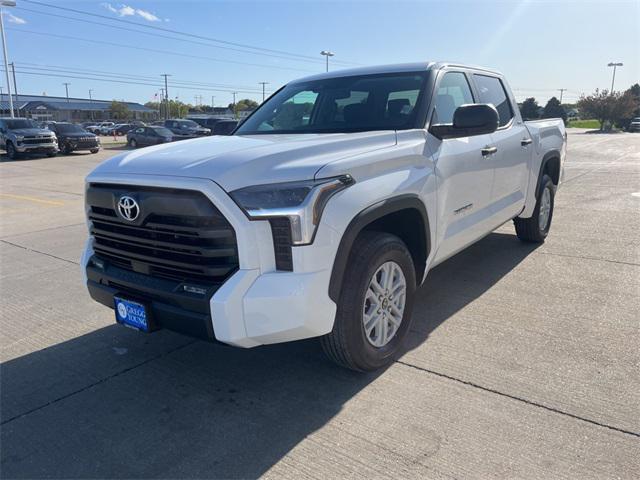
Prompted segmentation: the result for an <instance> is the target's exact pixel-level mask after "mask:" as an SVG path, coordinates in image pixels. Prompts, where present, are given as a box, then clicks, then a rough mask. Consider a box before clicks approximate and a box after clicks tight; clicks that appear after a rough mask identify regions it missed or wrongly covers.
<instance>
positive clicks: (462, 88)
mask: <svg viewBox="0 0 640 480" xmlns="http://www.w3.org/2000/svg"><path fill="white" fill-rule="evenodd" d="M469 103H473V95H472V94H471V88H470V87H469V82H467V77H466V75H465V74H464V73H462V72H447V73H445V74H444V76H443V77H442V80H440V84H439V85H438V89H437V91H436V98H435V109H434V112H433V119H432V122H433V123H434V124H439V123H453V112H455V111H456V108H458V107H459V106H460V105H467V104H469Z"/></svg>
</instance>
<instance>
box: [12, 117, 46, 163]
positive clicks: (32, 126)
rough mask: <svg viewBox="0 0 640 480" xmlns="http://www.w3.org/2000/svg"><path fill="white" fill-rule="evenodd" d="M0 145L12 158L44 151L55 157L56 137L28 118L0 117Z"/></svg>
mask: <svg viewBox="0 0 640 480" xmlns="http://www.w3.org/2000/svg"><path fill="white" fill-rule="evenodd" d="M0 147H1V148H3V149H4V151H5V152H7V156H8V157H9V158H11V159H12V160H14V159H17V158H19V157H20V155H22V154H34V153H44V154H46V155H47V156H48V157H55V156H56V154H57V153H58V139H57V138H56V135H55V133H53V132H52V131H50V130H48V129H46V128H42V127H40V126H38V124H36V122H34V121H33V120H31V119H29V118H9V117H5V118H0Z"/></svg>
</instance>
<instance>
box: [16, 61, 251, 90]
mask: <svg viewBox="0 0 640 480" xmlns="http://www.w3.org/2000/svg"><path fill="white" fill-rule="evenodd" d="M16 65H18V66H19V67H24V68H27V69H29V70H43V71H47V72H50V71H59V72H62V73H80V74H83V75H98V76H104V77H115V78H126V79H138V80H155V79H156V77H152V76H149V75H135V74H131V73H118V72H107V71H104V70H92V69H85V68H77V67H62V66H60V65H46V64H39V63H30V62H18V63H16ZM169 84H170V85H171V86H174V87H180V86H182V85H188V86H203V87H222V88H229V89H234V90H235V89H238V88H241V89H243V91H249V90H255V92H256V93H260V89H259V88H256V87H249V86H246V85H230V84H225V83H207V82H194V81H191V80H173V81H171V82H170V83H169Z"/></svg>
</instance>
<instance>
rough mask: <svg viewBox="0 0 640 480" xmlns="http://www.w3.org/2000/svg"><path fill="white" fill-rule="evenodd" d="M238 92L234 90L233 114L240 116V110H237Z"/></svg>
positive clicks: (236, 116)
mask: <svg viewBox="0 0 640 480" xmlns="http://www.w3.org/2000/svg"><path fill="white" fill-rule="evenodd" d="M237 94H238V92H233V116H234V117H235V118H238V112H237V111H236V95H237Z"/></svg>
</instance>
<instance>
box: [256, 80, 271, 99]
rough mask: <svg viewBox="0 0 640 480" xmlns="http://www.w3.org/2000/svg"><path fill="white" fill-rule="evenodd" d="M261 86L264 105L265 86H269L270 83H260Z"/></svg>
mask: <svg viewBox="0 0 640 480" xmlns="http://www.w3.org/2000/svg"><path fill="white" fill-rule="evenodd" d="M258 84H259V85H262V103H264V86H265V85H268V84H269V82H258Z"/></svg>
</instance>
